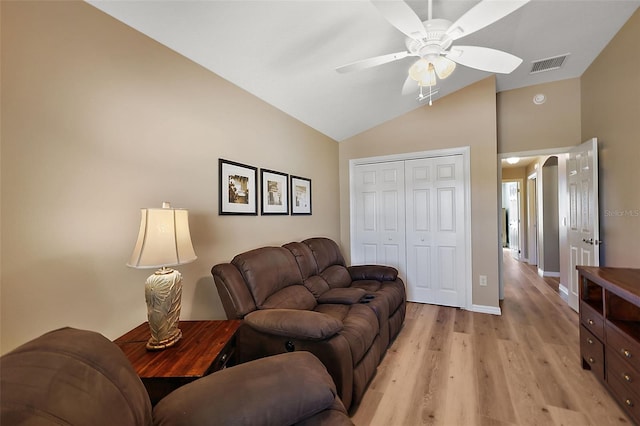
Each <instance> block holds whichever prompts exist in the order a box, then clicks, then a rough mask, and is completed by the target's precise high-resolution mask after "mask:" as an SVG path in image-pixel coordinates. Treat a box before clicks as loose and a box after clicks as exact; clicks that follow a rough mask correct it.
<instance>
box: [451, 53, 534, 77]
mask: <svg viewBox="0 0 640 426" xmlns="http://www.w3.org/2000/svg"><path fill="white" fill-rule="evenodd" d="M446 57H447V58H449V59H451V60H452V61H453V62H456V63H458V64H460V65H464V66H465V67H469V68H475V69H479V70H482V71H488V72H495V73H499V74H509V73H510V72H512V71H514V70H515V69H516V68H518V66H519V65H520V64H521V63H522V59H520V58H518V57H517V56H514V55H512V54H510V53H507V52H503V51H502V50H496V49H490V48H488V47H479V46H453V47H452V48H451V50H450V51H449V52H447V53H446Z"/></svg>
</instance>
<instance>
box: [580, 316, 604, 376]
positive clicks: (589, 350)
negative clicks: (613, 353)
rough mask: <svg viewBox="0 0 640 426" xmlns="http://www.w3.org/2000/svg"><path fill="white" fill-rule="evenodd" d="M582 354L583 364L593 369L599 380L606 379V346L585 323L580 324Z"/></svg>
mask: <svg viewBox="0 0 640 426" xmlns="http://www.w3.org/2000/svg"><path fill="white" fill-rule="evenodd" d="M580 355H581V356H582V366H583V367H585V368H587V367H588V368H589V369H591V371H592V372H593V374H595V376H596V377H597V378H598V379H599V380H601V381H604V346H603V345H602V342H600V340H598V338H597V337H596V336H595V335H594V334H593V333H591V332H590V331H589V330H587V328H586V327H585V326H584V325H581V326H580Z"/></svg>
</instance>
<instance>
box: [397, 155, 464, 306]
mask: <svg viewBox="0 0 640 426" xmlns="http://www.w3.org/2000/svg"><path fill="white" fill-rule="evenodd" d="M405 187H406V240H407V299H408V300H409V301H412V302H421V303H432V304H438V305H445V306H457V307H462V306H465V296H466V294H465V276H464V275H465V259H466V258H465V252H464V251H465V239H464V238H465V235H464V232H465V229H464V226H465V225H464V172H463V159H462V155H452V156H447V157H434V158H425V159H417V160H407V161H406V162H405Z"/></svg>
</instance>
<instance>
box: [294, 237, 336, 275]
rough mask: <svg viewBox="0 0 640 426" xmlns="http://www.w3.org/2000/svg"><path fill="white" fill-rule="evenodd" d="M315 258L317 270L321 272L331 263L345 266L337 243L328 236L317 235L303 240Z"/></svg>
mask: <svg viewBox="0 0 640 426" xmlns="http://www.w3.org/2000/svg"><path fill="white" fill-rule="evenodd" d="M303 243H305V244H306V245H308V246H309V248H310V249H311V252H312V253H313V257H314V258H315V259H316V264H317V265H318V271H319V272H322V271H324V270H325V269H327V268H328V267H329V266H331V265H342V266H346V264H345V262H344V258H343V257H342V253H340V248H339V247H338V245H337V244H336V243H335V242H334V241H333V240H330V239H329V238H323V237H317V238H309V239H307V240H304V241H303Z"/></svg>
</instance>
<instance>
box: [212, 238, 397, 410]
mask: <svg viewBox="0 0 640 426" xmlns="http://www.w3.org/2000/svg"><path fill="white" fill-rule="evenodd" d="M211 273H212V274H213V278H214V281H215V284H216V287H217V289H218V293H219V295H220V299H221V300H222V304H223V306H224V309H225V312H226V315H227V317H228V318H229V319H244V322H243V324H242V325H241V326H240V328H239V329H238V332H237V334H236V337H237V354H238V358H239V360H240V362H246V361H250V360H254V359H257V358H260V357H263V356H268V355H274V354H279V353H283V352H292V351H298V350H302V351H309V352H311V353H313V354H314V355H315V356H317V357H318V358H319V359H320V360H321V361H322V362H323V363H324V365H325V366H326V368H327V370H328V371H329V374H331V376H332V377H333V380H334V382H335V384H336V387H337V389H338V395H339V396H340V398H341V399H342V402H343V403H344V405H345V407H346V408H347V409H349V408H350V407H351V406H352V405H356V404H358V403H359V402H360V399H361V398H362V395H363V394H364V391H365V390H366V387H367V385H368V383H369V382H370V381H371V379H372V378H373V376H374V374H375V372H376V369H377V366H378V364H379V363H380V361H381V360H382V357H383V356H384V353H385V352H386V350H387V348H388V346H389V345H390V344H391V342H392V340H393V339H394V338H395V337H396V336H397V334H398V333H399V332H400V329H401V328H402V324H403V323H404V318H405V310H406V293H405V286H404V283H403V282H402V280H401V279H400V278H398V273H397V270H396V269H394V268H391V267H387V266H380V265H367V266H350V267H347V266H346V264H345V261H344V258H343V256H342V254H341V253H340V249H339V247H338V245H337V244H336V243H335V242H334V241H332V240H330V239H328V238H310V239H307V240H304V241H302V242H292V243H288V244H285V245H283V246H282V247H262V248H258V249H255V250H251V251H248V252H245V253H242V254H239V255H237V256H235V257H234V258H233V260H232V261H231V263H223V264H219V265H216V266H214V267H213V268H212V270H211Z"/></svg>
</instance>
